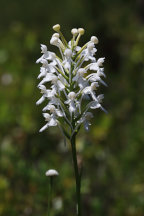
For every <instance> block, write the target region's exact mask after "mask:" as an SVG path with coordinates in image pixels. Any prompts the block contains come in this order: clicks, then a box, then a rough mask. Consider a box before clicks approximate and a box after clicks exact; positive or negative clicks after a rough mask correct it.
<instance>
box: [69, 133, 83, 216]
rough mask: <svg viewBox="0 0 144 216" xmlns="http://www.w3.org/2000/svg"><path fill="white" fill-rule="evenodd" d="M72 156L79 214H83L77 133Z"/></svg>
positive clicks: (72, 140)
mask: <svg viewBox="0 0 144 216" xmlns="http://www.w3.org/2000/svg"><path fill="white" fill-rule="evenodd" d="M71 148H72V158H73V164H74V172H75V181H76V196H77V216H81V176H80V173H79V169H78V162H77V153H76V135H75V134H74V135H73V136H72V138H71Z"/></svg>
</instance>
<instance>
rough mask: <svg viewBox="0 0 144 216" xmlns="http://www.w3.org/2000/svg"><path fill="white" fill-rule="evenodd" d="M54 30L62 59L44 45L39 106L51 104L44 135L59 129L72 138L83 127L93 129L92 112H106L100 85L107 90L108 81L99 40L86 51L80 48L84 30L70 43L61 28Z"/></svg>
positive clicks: (74, 31)
mask: <svg viewBox="0 0 144 216" xmlns="http://www.w3.org/2000/svg"><path fill="white" fill-rule="evenodd" d="M53 29H54V31H56V33H54V34H53V35H52V38H51V40H50V44H52V45H54V46H56V47H58V49H59V51H60V54H61V57H59V56H57V55H56V54H55V53H54V52H50V51H48V49H47V46H46V45H43V44H41V53H42V56H41V57H40V58H39V59H38V60H37V61H36V63H41V64H42V66H41V68H40V74H39V75H38V79H40V78H42V80H41V81H40V83H39V85H38V88H39V89H40V91H41V93H42V97H41V98H40V99H39V100H38V101H37V103H36V104H37V105H39V104H41V103H42V102H44V101H47V104H46V106H45V107H44V108H43V116H44V118H45V121H46V124H45V125H44V126H43V127H42V128H41V129H40V132H42V131H44V130H45V129H47V128H48V127H51V126H59V127H60V129H61V131H62V133H63V134H64V135H65V136H66V137H67V138H70V137H71V136H72V135H73V134H74V133H77V132H78V130H79V129H80V126H81V125H82V124H83V125H84V128H85V129H86V130H88V129H89V126H90V125H91V124H90V120H91V118H92V117H93V114H92V112H90V110H91V109H97V108H100V109H101V110H103V111H104V112H106V110H105V109H104V108H103V107H102V105H101V102H102V99H103V98H104V96H103V94H100V95H97V94H96V91H97V88H98V87H99V84H100V83H101V84H103V85H105V86H106V83H105V82H104V81H103V80H102V78H101V77H105V74H104V68H103V67H102V65H103V62H104V58H99V59H96V58H95V53H96V51H97V49H96V48H95V45H96V44H97V43H98V39H97V37H95V36H92V37H91V39H90V41H89V42H87V43H86V44H85V45H84V46H83V47H80V46H78V43H79V40H80V37H81V36H82V35H83V34H84V29H83V28H79V29H76V28H74V29H72V30H71V33H72V36H73V37H72V39H71V40H70V41H69V42H68V43H67V41H66V40H65V38H64V36H63V34H62V33H61V30H60V25H59V24H57V25H55V26H53ZM70 131H71V133H70ZM70 134H71V135H70Z"/></svg>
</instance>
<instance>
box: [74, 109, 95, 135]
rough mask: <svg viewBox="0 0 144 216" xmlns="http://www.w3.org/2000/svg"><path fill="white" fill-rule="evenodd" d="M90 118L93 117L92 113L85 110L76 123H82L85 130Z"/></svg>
mask: <svg viewBox="0 0 144 216" xmlns="http://www.w3.org/2000/svg"><path fill="white" fill-rule="evenodd" d="M91 118H93V114H92V113H91V112H86V113H85V115H84V116H83V117H82V118H81V119H80V120H79V121H78V124H81V123H83V124H84V128H85V130H86V131H88V130H89V126H90V125H91V123H90V120H91Z"/></svg>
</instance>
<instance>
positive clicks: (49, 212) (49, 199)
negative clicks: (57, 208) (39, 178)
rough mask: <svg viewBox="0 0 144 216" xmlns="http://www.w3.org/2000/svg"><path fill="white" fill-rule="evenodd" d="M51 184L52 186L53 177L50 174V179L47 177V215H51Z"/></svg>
mask: <svg viewBox="0 0 144 216" xmlns="http://www.w3.org/2000/svg"><path fill="white" fill-rule="evenodd" d="M52 186H53V177H52V176H50V179H49V196H48V216H51V209H52Z"/></svg>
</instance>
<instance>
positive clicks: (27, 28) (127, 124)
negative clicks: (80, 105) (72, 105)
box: [0, 0, 144, 216]
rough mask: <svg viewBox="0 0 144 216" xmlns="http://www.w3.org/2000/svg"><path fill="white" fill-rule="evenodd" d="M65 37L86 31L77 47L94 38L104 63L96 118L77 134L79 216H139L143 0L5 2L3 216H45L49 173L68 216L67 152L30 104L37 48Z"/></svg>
mask: <svg viewBox="0 0 144 216" xmlns="http://www.w3.org/2000/svg"><path fill="white" fill-rule="evenodd" d="M57 23H59V24H61V28H62V31H63V33H64V35H65V37H66V38H67V39H68V40H69V39H70V38H71V33H70V30H71V29H72V28H74V27H83V28H85V30H86V32H85V35H84V36H83V37H82V39H81V42H80V44H83V43H85V42H87V41H88V40H89V39H90V37H91V35H96V36H97V37H98V38H99V41H100V42H99V44H98V45H97V49H98V52H97V57H104V56H105V58H106V61H105V64H104V66H105V73H106V75H107V78H106V80H105V81H106V82H107V83H108V88H103V87H101V92H103V93H104V94H105V100H104V104H103V105H104V107H105V108H106V109H107V110H108V112H109V114H108V115H106V114H105V113H103V112H101V111H99V110H98V111H96V112H94V115H95V118H94V119H93V123H92V127H91V130H90V132H89V133H85V132H84V130H81V133H80V134H79V136H78V141H77V148H78V152H79V157H81V158H82V159H83V164H84V170H83V181H82V195H83V200H82V202H83V216H87V215H91V216H92V215H93V216H94V215H97V216H143V215H144V99H143V96H144V1H143V0H110V1H107V0H99V1H96V0H61V1H58V0H55V1H50V0H24V1H23V0H13V1H11V0H5V1H1V12H0V215H1V216H33V215H35V216H45V215H46V214H47V197H48V178H47V177H46V176H45V171H46V170H47V169H50V168H54V169H57V170H58V171H59V173H60V175H59V177H57V179H55V187H54V200H53V209H54V215H55V216H73V215H75V193H74V190H75V183H74V177H73V168H72V159H71V153H70V151H69V148H68V147H65V146H64V143H63V139H62V137H61V135H60V132H59V130H58V129H55V128H52V129H49V130H47V131H46V132H43V133H42V134H40V133H39V132H38V131H39V129H40V128H41V127H42V126H43V124H44V119H43V117H42V113H41V109H42V107H41V106H39V107H36V105H35V103H36V101H37V100H38V99H39V97H40V93H39V90H38V89H37V87H36V86H37V84H38V81H37V76H38V74H39V66H40V65H36V64H35V61H36V59H37V58H38V57H39V56H40V43H43V44H46V45H48V47H49V49H50V50H52V51H54V50H55V48H54V47H52V46H51V45H50V44H49V40H50V37H51V35H52V33H53V30H52V26H53V25H54V24H57Z"/></svg>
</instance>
